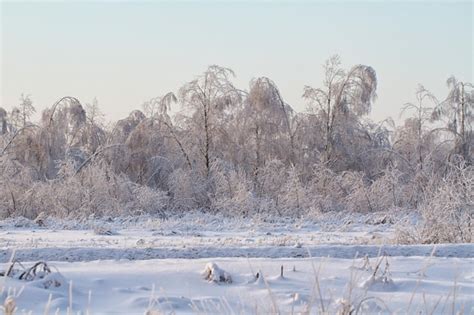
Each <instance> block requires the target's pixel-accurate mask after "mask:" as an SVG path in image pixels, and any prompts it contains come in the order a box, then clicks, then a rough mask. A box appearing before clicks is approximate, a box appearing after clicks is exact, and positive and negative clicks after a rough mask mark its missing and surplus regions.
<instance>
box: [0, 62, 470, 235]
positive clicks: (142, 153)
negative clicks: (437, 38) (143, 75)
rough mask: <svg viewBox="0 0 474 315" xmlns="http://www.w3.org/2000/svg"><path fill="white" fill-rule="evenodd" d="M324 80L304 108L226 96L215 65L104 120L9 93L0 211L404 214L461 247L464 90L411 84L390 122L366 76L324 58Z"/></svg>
mask: <svg viewBox="0 0 474 315" xmlns="http://www.w3.org/2000/svg"><path fill="white" fill-rule="evenodd" d="M324 74H325V75H324V81H323V82H322V86H321V87H319V88H314V87H309V86H307V87H304V89H303V98H304V100H305V101H306V102H307V105H308V107H307V110H306V111H305V112H295V111H294V110H293V109H292V107H291V106H290V105H289V104H287V103H286V102H285V100H284V98H283V96H282V95H281V94H280V91H279V90H278V87H277V86H276V85H275V83H274V82H273V81H272V80H271V79H269V78H266V77H261V78H255V79H253V80H252V81H251V82H250V85H249V87H248V88H247V89H240V88H238V87H236V86H235V85H234V84H233V83H232V78H233V77H234V73H233V72H232V70H230V69H227V68H223V67H219V66H215V65H214V66H210V67H209V68H208V69H207V70H206V71H205V72H204V73H203V74H201V75H199V76H198V77H196V78H195V79H194V80H192V81H190V82H188V83H186V84H185V85H184V86H182V87H181V88H180V89H179V91H178V92H177V93H176V94H174V93H168V94H166V95H164V96H162V97H157V98H154V99H151V100H150V101H148V102H146V103H145V104H143V110H135V111H133V112H132V113H130V115H129V116H128V117H126V118H124V119H122V120H119V121H118V122H116V123H114V124H112V125H109V126H105V125H104V124H103V117H102V115H101V114H100V111H99V108H98V104H97V101H96V100H94V101H93V102H92V104H87V105H85V106H83V104H81V102H80V101H79V100H77V99H76V98H74V97H70V96H67V97H64V98H62V99H60V100H59V101H58V102H57V103H56V104H54V105H53V106H52V107H50V108H48V109H46V110H44V111H43V113H42V115H41V120H40V121H39V122H36V123H33V122H31V117H32V115H33V114H34V112H35V109H34V107H33V102H32V100H31V99H30V97H29V96H22V97H21V99H20V102H19V105H18V106H17V107H15V108H13V109H12V110H11V111H7V110H5V109H2V108H0V217H7V216H18V215H22V216H25V217H29V218H35V217H37V216H38V215H39V214H40V213H43V215H55V216H75V217H82V216H90V215H94V216H100V215H110V214H114V215H115V214H140V213H159V214H164V213H166V212H173V211H174V212H179V211H186V210H189V209H203V210H205V211H212V212H223V213H226V214H229V215H244V216H247V215H254V214H275V215H281V216H306V215H314V214H317V213H319V212H324V211H342V210H347V211H360V212H369V211H380V210H394V211H396V210H397V209H412V210H415V211H418V212H419V213H421V215H422V217H423V218H424V220H423V222H424V225H422V226H420V227H419V229H418V230H417V233H419V236H420V238H422V239H423V240H425V241H429V242H442V241H471V239H470V237H471V235H472V230H471V222H472V217H473V212H474V210H473V190H474V189H473V178H474V176H473V174H474V172H473V166H472V157H473V148H474V144H473V142H474V140H473V139H474V137H473V129H472V125H473V119H474V90H473V86H472V85H471V84H469V83H465V82H459V81H457V80H456V79H455V78H454V77H452V78H449V79H448V81H447V83H448V87H449V94H448V95H447V96H446V97H445V98H443V99H440V100H438V99H436V98H435V97H434V96H433V95H432V94H431V93H430V92H429V91H427V90H426V89H425V88H423V87H422V86H420V87H419V89H418V91H417V93H416V95H415V97H414V99H415V102H414V103H407V104H406V105H405V107H404V112H405V114H404V116H405V117H406V116H407V115H408V117H409V118H407V119H406V120H405V122H404V123H403V125H401V126H398V127H397V126H395V124H394V123H393V121H391V120H390V119H387V120H385V121H383V122H378V123H376V122H373V121H370V120H369V119H368V117H367V115H368V114H369V113H370V110H371V106H372V103H373V101H374V99H375V97H376V88H377V78H376V73H375V70H374V69H372V68H371V67H369V66H365V65H356V66H354V67H352V68H351V69H348V70H345V69H343V68H341V66H340V61H339V58H338V57H337V56H335V57H332V58H330V59H329V60H328V61H327V62H326V63H325V65H324ZM172 106H175V107H176V108H180V109H182V110H180V111H177V110H175V111H174V112H176V114H174V115H171V114H170V110H171V107H172ZM380 106H383V104H380ZM448 225H449V226H450V227H451V228H449V229H447V228H445V226H448ZM431 226H434V227H436V229H435V232H433V230H434V229H432V228H430V227H431ZM453 226H455V228H452V227H453Z"/></svg>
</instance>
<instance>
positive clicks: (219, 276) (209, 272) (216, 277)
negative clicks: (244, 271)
mask: <svg viewBox="0 0 474 315" xmlns="http://www.w3.org/2000/svg"><path fill="white" fill-rule="evenodd" d="M202 276H203V277H204V279H205V280H207V281H209V282H224V283H232V277H231V276H230V274H229V273H228V272H226V271H224V270H222V269H221V268H219V266H217V264H215V263H208V264H207V265H206V268H205V269H204V271H203V272H202Z"/></svg>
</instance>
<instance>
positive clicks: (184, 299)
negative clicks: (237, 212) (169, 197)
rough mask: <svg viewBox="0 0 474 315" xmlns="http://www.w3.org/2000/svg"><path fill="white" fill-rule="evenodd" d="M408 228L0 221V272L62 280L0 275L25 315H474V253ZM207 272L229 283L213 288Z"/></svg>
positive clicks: (470, 247)
mask: <svg viewBox="0 0 474 315" xmlns="http://www.w3.org/2000/svg"><path fill="white" fill-rule="evenodd" d="M396 217H397V218H398V219H397V220H395V219H394V218H396ZM384 218H385V220H384ZM401 219H403V220H416V218H413V217H404V216H402V215H400V214H398V215H397V216H394V215H387V214H377V215H353V216H352V217H351V216H342V215H341V216H337V215H336V216H334V215H332V216H330V215H328V216H322V217H320V218H315V219H314V220H308V219H304V220H303V219H301V220H300V219H280V220H278V221H274V220H268V219H265V218H261V219H255V218H254V219H252V220H242V219H240V220H239V219H230V218H226V217H223V216H212V215H204V214H202V213H198V212H196V213H189V214H188V215H185V216H180V217H171V218H168V219H166V220H163V219H159V218H154V217H139V218H110V219H101V220H98V219H94V218H90V219H88V220H86V221H83V222H77V221H73V220H64V221H56V220H51V219H50V220H47V222H46V226H43V227H40V226H37V225H36V224H34V223H33V222H32V221H30V220H26V219H18V218H17V219H12V220H5V221H0V262H1V263H0V271H1V270H6V269H7V268H8V265H9V264H8V261H9V259H10V257H11V256H12V254H13V253H14V256H15V259H17V260H18V261H21V262H22V263H23V264H24V265H25V266H26V267H28V266H31V265H32V264H33V263H34V262H36V261H46V262H47V263H48V264H49V265H50V266H52V270H53V274H52V275H50V277H52V278H53V279H56V280H57V281H59V282H61V285H60V286H59V287H54V286H53V287H51V286H50V287H47V288H45V286H44V282H42V281H41V280H38V281H22V280H17V279H12V278H8V277H0V304H1V303H3V301H4V300H5V299H6V298H7V296H13V297H14V299H15V303H16V304H17V307H18V311H17V313H18V314H22V313H23V312H24V313H27V312H31V313H32V314H44V313H45V309H49V312H50V313H51V314H54V313H55V311H56V310H57V309H59V310H60V311H59V314H67V309H68V307H71V308H72V311H71V310H69V311H70V312H69V314H78V313H79V314H145V312H146V311H147V310H153V311H155V312H156V313H153V312H151V311H150V312H149V314H169V313H178V314H203V313H204V314H248V313H251V314H252V313H257V314H268V313H276V312H279V313H282V314H284V313H295V314H296V313H298V312H302V311H308V310H309V312H310V313H312V314H318V313H320V311H322V308H324V310H325V311H327V312H328V313H329V314H331V313H335V312H336V311H338V310H341V309H342V307H343V305H344V304H348V303H350V304H351V305H352V307H353V308H357V307H359V308H360V312H359V313H365V314H373V313H381V314H392V313H393V312H395V313H398V314H405V313H413V314H414V313H419V312H422V313H431V312H432V311H433V310H434V312H433V314H451V313H452V312H453V310H454V312H457V311H462V312H463V313H465V314H471V313H474V302H473V301H474V244H441V245H437V246H433V245H397V244H395V243H394V240H395V238H394V223H396V221H397V222H398V221H400V220H401ZM382 222H384V223H382ZM98 231H99V232H100V234H97V232H98ZM365 255H367V256H368V257H370V266H367V265H364V261H365V260H364V259H363V257H364V256H365ZM384 255H386V256H387V260H386V261H387V262H388V265H389V267H388V270H387V272H386V273H385V274H383V275H382V271H383V270H385V268H386V267H387V266H386V262H385V260H384V263H382V264H380V270H379V271H378V272H377V274H376V275H375V276H374V275H373V272H374V268H375V266H376V264H377V261H378V260H379V259H380V257H381V256H384ZM206 266H213V268H217V269H216V270H220V272H222V274H224V273H225V274H227V275H228V276H229V277H231V279H232V281H231V282H219V281H208V280H206V279H204V278H203V270H205V268H206ZM281 266H283V270H284V274H283V277H281V276H280V271H281ZM257 273H259V277H258V278H256V277H255V275H256V274H257ZM70 289H71V290H72V291H71V293H72V296H70ZM48 299H49V300H50V302H48Z"/></svg>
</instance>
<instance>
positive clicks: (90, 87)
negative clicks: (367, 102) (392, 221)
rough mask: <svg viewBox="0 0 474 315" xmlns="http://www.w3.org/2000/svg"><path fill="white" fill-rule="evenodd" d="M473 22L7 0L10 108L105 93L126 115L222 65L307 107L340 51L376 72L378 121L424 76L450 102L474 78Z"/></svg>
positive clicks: (211, 5) (199, 5)
mask: <svg viewBox="0 0 474 315" xmlns="http://www.w3.org/2000/svg"><path fill="white" fill-rule="evenodd" d="M473 29H474V24H473V3H472V2H471V1H465V2H447V1H445V2H421V1H418V2H394V1H391V2H387V1H367V2H361V1H349V2H348V1H345V2H342V1H337V2H320V1H278V2H273V1H245V2H243V1H241V2H231V1H225V2H222V1H221V2H217V1H192V2H171V1H169V2H159V1H151V2H150V1H149V2H131V1H130V2H112V1H107V2H104V1H103V2H93V1H89V2H83V1H80V2H74V3H66V2H38V1H35V2H5V1H3V2H1V37H0V38H1V48H0V51H1V91H0V94H1V103H0V107H5V108H7V109H11V108H12V107H13V106H15V105H17V104H18V103H19V101H18V99H19V97H20V95H21V93H25V94H31V98H32V100H33V102H34V105H35V106H36V108H37V110H42V109H44V108H45V107H47V106H51V105H52V104H53V103H54V102H55V101H56V100H58V99H59V98H61V97H62V96H65V95H69V96H75V97H77V98H79V100H80V101H81V102H82V103H90V102H92V99H93V98H94V97H97V99H98V101H99V105H100V108H101V109H102V111H103V112H104V113H105V114H106V116H107V119H108V120H116V119H120V118H123V117H125V116H126V115H128V113H129V112H130V111H132V110H133V109H140V108H141V105H142V103H143V102H144V101H146V100H148V99H150V98H152V97H155V96H159V95H163V94H165V93H167V92H169V91H173V92H177V91H178V89H179V87H181V86H182V84H183V83H185V82H187V81H190V80H192V79H193V78H194V77H195V76H196V75H198V74H200V73H202V72H203V71H204V70H205V69H206V68H207V66H208V65H211V64H218V65H221V66H226V67H230V68H232V69H233V70H234V71H235V73H236V75H237V77H236V79H235V81H234V82H235V83H236V85H237V86H238V87H240V88H243V89H246V88H248V82H249V81H250V79H251V78H253V77H258V76H268V77H270V78H271V79H272V80H274V81H275V83H276V84H277V85H278V87H279V88H280V91H281V93H282V95H283V97H284V98H285V100H286V101H287V102H288V103H289V104H290V105H292V106H293V108H295V109H296V110H298V111H303V110H304V109H305V108H306V104H305V102H304V100H303V99H302V98H301V95H302V93H303V87H304V86H305V85H311V86H314V87H317V86H321V85H322V77H323V71H322V66H321V65H322V64H323V63H324V61H325V60H326V59H327V58H329V57H330V56H331V55H333V54H339V55H340V57H341V59H342V61H343V64H344V66H345V67H349V66H351V65H354V64H359V63H361V64H367V65H370V66H372V67H374V69H375V70H376V72H377V76H378V79H379V87H378V92H377V94H378V99H377V101H376V103H375V104H374V106H373V110H372V114H371V117H372V118H373V119H374V120H382V119H384V118H385V117H387V116H392V117H394V118H397V117H398V114H399V112H400V108H401V106H402V105H403V104H404V103H405V102H408V101H413V100H414V92H415V90H416V87H417V84H418V83H422V84H423V85H424V86H425V87H426V88H428V89H429V90H431V91H432V92H433V93H435V94H436V95H437V96H438V97H443V96H445V95H446V92H447V89H446V85H445V82H446V79H447V78H448V77H449V76H450V75H455V76H457V77H458V78H459V79H460V80H464V81H470V82H472V81H473V72H474V71H473V55H474V54H473Z"/></svg>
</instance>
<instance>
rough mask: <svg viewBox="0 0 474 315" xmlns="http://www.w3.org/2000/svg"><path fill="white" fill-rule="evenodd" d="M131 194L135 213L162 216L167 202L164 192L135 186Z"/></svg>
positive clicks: (167, 198)
mask: <svg viewBox="0 0 474 315" xmlns="http://www.w3.org/2000/svg"><path fill="white" fill-rule="evenodd" d="M133 193H134V196H135V198H136V205H135V206H136V208H135V211H137V212H139V213H151V214H160V215H164V211H165V210H166V207H167V206H168V202H169V197H168V196H167V194H166V192H164V191H161V190H158V189H153V188H150V187H148V186H137V187H135V189H134V190H133Z"/></svg>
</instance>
